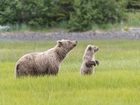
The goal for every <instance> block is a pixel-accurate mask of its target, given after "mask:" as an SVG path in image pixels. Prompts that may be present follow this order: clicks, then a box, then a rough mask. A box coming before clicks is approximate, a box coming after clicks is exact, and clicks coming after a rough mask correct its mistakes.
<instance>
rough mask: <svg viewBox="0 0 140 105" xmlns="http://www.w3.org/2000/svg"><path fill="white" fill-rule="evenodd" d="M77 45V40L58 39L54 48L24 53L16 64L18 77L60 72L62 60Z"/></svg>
mask: <svg viewBox="0 0 140 105" xmlns="http://www.w3.org/2000/svg"><path fill="white" fill-rule="evenodd" d="M76 45H77V41H70V40H58V41H57V45H56V46H55V47H54V48H51V49H49V50H47V51H44V52H34V53H30V54H26V55H24V56H23V57H21V58H20V59H19V60H18V62H17V64H16V67H15V75H16V77H20V76H27V75H31V76H39V75H46V74H47V75H56V74H57V73H58V72H59V68H60V64H61V62H62V61H63V60H64V58H65V57H66V55H67V54H68V53H69V52H70V51H71V50H72V49H73V48H74V47H75V46H76Z"/></svg>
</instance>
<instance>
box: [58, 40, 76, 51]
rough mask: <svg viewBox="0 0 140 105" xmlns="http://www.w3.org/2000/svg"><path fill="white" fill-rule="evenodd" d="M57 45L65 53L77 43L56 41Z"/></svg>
mask: <svg viewBox="0 0 140 105" xmlns="http://www.w3.org/2000/svg"><path fill="white" fill-rule="evenodd" d="M57 45H58V47H60V48H62V49H65V50H67V51H70V50H72V49H73V48H74V47H75V46H76V45H77V41H75V40H74V41H71V40H64V39H62V40H58V41H57Z"/></svg>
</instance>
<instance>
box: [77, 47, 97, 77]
mask: <svg viewBox="0 0 140 105" xmlns="http://www.w3.org/2000/svg"><path fill="white" fill-rule="evenodd" d="M98 50H99V47H98V46H92V45H88V46H87V48H86V50H85V53H84V56H83V63H82V65H81V69H80V73H81V74H82V75H84V74H93V73H94V66H96V65H99V61H97V60H95V53H96V52H97V51H98Z"/></svg>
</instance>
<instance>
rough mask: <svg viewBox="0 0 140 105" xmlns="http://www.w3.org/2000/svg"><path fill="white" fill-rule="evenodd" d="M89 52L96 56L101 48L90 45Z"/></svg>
mask: <svg viewBox="0 0 140 105" xmlns="http://www.w3.org/2000/svg"><path fill="white" fill-rule="evenodd" d="M87 50H88V51H90V52H92V53H93V54H94V53H96V52H97V51H98V50H99V47H98V46H93V45H88V46H87Z"/></svg>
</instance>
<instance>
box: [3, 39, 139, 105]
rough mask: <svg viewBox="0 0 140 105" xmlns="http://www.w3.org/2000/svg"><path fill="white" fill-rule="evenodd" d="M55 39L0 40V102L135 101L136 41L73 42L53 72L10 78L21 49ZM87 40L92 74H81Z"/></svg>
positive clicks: (92, 104)
mask: <svg viewBox="0 0 140 105" xmlns="http://www.w3.org/2000/svg"><path fill="white" fill-rule="evenodd" d="M55 44H56V42H28V43H23V42H22V43H21V42H6V43H5V42H0V55H1V56H0V105H19V104H20V105H56V104H59V105H67V104H68V105H96V104H97V105H139V103H140V100H139V97H140V78H139V76H140V65H139V62H140V47H139V45H140V42H139V41H89V42H85V41H83V42H79V43H78V45H77V46H76V48H74V49H73V50H72V51H71V52H70V53H69V55H68V56H67V58H66V59H65V60H64V62H63V63H62V65H61V69H60V72H59V74H58V75H57V76H44V77H25V78H20V79H16V78H15V77H14V67H15V63H16V61H17V60H18V59H19V58H20V57H21V56H22V55H24V54H26V53H30V52H35V51H44V50H47V49H49V48H51V47H53V46H55ZM88 44H93V45H98V46H99V47H100V50H99V52H97V54H96V59H98V60H99V61H100V65H99V66H98V67H96V68H95V70H96V71H95V74H94V75H89V76H81V75H80V73H79V70H80V66H81V64H82V56H83V53H84V50H85V48H86V46H87V45H88Z"/></svg>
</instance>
